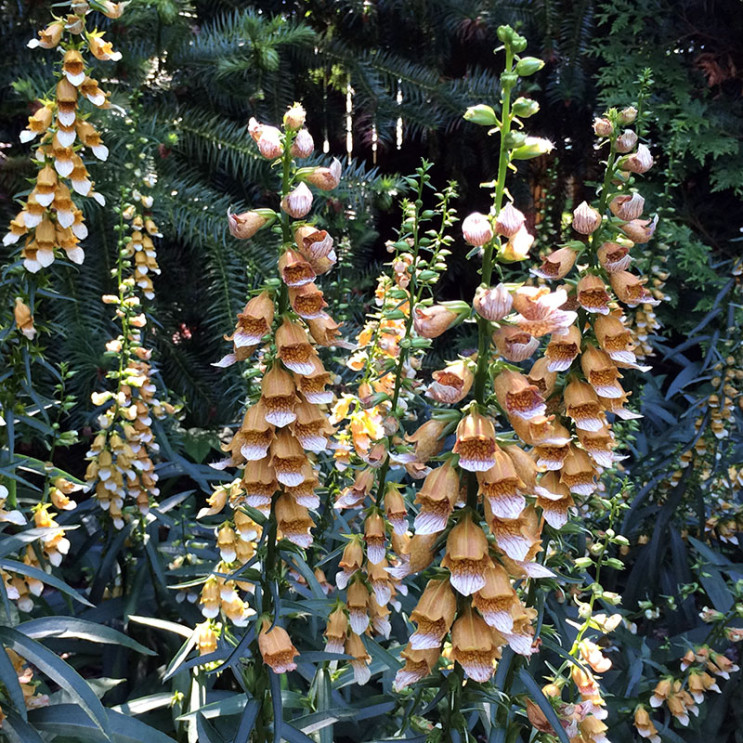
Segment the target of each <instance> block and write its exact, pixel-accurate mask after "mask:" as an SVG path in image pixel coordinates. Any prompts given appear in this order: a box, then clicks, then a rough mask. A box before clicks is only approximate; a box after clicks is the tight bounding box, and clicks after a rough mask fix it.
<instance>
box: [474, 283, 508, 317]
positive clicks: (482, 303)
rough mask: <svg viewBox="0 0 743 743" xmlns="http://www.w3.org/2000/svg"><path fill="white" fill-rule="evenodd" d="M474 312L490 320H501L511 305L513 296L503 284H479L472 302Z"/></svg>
mask: <svg viewBox="0 0 743 743" xmlns="http://www.w3.org/2000/svg"><path fill="white" fill-rule="evenodd" d="M473 305H474V307H475V312H477V314H478V315H480V317H482V318H484V319H485V320H489V321H490V322H498V321H499V320H502V319H503V318H504V317H505V316H506V315H507V314H508V313H509V312H510V311H511V306H512V305H513V297H512V296H511V292H509V291H508V289H507V287H506V286H505V285H504V284H498V286H491V287H487V286H479V287H477V291H476V292H475V299H474V302H473Z"/></svg>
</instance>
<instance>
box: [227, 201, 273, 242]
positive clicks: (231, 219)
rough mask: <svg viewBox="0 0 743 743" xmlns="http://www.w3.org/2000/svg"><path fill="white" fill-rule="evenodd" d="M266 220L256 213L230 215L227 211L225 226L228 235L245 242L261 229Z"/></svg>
mask: <svg viewBox="0 0 743 743" xmlns="http://www.w3.org/2000/svg"><path fill="white" fill-rule="evenodd" d="M267 221H268V220H267V219H266V218H265V217H264V216H263V215H262V214H259V213H258V212H243V213H242V214H232V212H230V210H229V209H228V210H227V226H228V227H229V229H230V234H231V235H232V236H233V237H236V238H238V240H247V239H248V238H251V237H253V235H255V233H256V232H258V230H259V229H260V228H261V227H263V226H264V225H265V224H266V222H267Z"/></svg>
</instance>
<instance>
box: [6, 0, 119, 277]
mask: <svg viewBox="0 0 743 743" xmlns="http://www.w3.org/2000/svg"><path fill="white" fill-rule="evenodd" d="M123 5H124V4H123V3H122V4H119V5H116V4H115V3H108V5H107V6H106V7H107V8H108V6H111V7H110V8H108V12H106V15H109V16H110V17H118V16H119V15H120V10H121V8H122V7H123ZM72 10H73V11H74V12H73V13H71V14H69V15H67V16H66V17H65V18H59V19H55V20H54V22H53V23H51V24H50V25H49V26H48V27H47V28H46V29H44V30H43V31H40V32H39V39H38V40H36V39H34V40H33V41H31V42H30V43H29V46H30V47H42V48H45V49H55V48H57V47H59V48H60V49H61V51H62V62H61V65H60V69H59V71H58V73H57V78H58V81H57V84H56V87H55V93H54V97H53V98H52V99H51V100H42V101H39V107H38V108H37V110H36V111H35V113H34V114H33V115H32V116H30V117H29V119H28V125H27V127H26V128H25V129H24V130H23V131H22V132H21V136H20V138H21V142H31V141H34V140H36V139H37V138H38V147H37V149H36V152H35V154H34V158H33V159H34V164H35V165H36V167H37V173H36V176H35V177H34V179H33V186H32V188H31V192H30V194H29V195H28V196H27V197H26V200H25V202H23V208H22V209H21V211H19V212H18V214H17V215H16V216H15V217H14V218H13V220H11V222H10V229H9V231H8V232H7V234H6V235H5V237H4V238H3V243H4V244H5V245H13V244H15V243H17V242H19V241H20V240H21V238H23V239H24V243H23V248H22V250H21V255H22V257H23V265H24V266H25V268H26V269H27V270H28V271H30V272H32V273H36V272H37V271H40V270H41V269H42V268H45V267H47V266H49V265H51V264H52V263H53V262H54V260H55V257H58V256H59V255H60V254H63V255H64V256H65V257H66V258H67V259H68V260H70V261H72V262H73V263H82V262H83V260H84V258H85V254H84V252H83V249H82V248H81V247H80V244H79V243H80V241H81V240H84V239H85V238H86V237H87V234H88V228H87V226H86V224H85V220H84V218H83V213H82V211H81V209H80V208H79V207H78V205H77V204H76V202H75V199H74V197H73V193H74V194H78V195H79V196H86V197H90V198H93V199H95V200H96V201H97V202H98V203H99V204H101V205H102V206H103V205H105V199H104V197H103V196H102V195H101V194H100V193H97V192H96V191H95V188H94V183H93V181H92V180H91V177H90V173H88V169H87V167H86V164H85V161H84V160H83V156H84V155H85V154H86V152H88V151H89V152H91V153H92V154H93V156H94V157H95V158H96V159H98V160H101V161H105V160H106V159H107V158H108V148H107V147H106V146H105V145H104V144H103V141H102V139H101V135H100V133H99V132H98V130H97V129H96V128H95V126H94V125H93V124H92V123H91V121H90V120H89V119H88V116H87V115H86V114H85V111H84V109H83V108H82V107H81V104H82V103H83V102H84V101H85V100H86V99H87V101H88V102H89V103H90V104H92V105H93V106H94V107H95V108H107V107H108V106H109V102H108V97H107V94H106V93H104V92H103V91H102V90H101V89H100V87H99V85H98V81H97V80H94V79H93V78H92V77H90V76H89V75H88V71H89V68H88V65H87V63H86V61H85V57H84V56H83V53H84V52H85V51H90V53H91V54H92V55H93V56H94V57H95V58H97V59H99V60H104V61H107V60H111V61H117V60H118V59H120V58H121V54H120V53H119V52H114V51H113V49H112V48H111V44H110V43H109V42H106V41H104V38H103V34H102V33H99V32H98V31H88V30H87V29H86V20H87V18H86V17H87V15H88V13H90V12H91V8H90V7H89V6H88V4H87V3H78V4H76V5H74V7H73V8H72Z"/></svg>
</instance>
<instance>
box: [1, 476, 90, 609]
mask: <svg viewBox="0 0 743 743" xmlns="http://www.w3.org/2000/svg"><path fill="white" fill-rule="evenodd" d="M82 487H83V486H82V485H76V484H75V483H73V482H70V481H69V480H67V479H65V478H64V477H55V478H54V479H53V480H52V481H51V482H50V483H49V490H48V496H49V500H50V501H51V502H50V503H47V502H46V499H44V501H43V502H41V503H37V504H36V505H35V506H34V507H33V508H32V510H31V513H32V515H33V527H35V528H39V529H47V530H48V531H45V532H44V533H43V534H42V536H40V537H39V539H38V542H37V543H32V542H29V543H27V544H26V546H25V547H24V548H23V549H21V550H20V554H19V555H17V556H16V558H15V559H16V561H18V562H22V563H23V564H24V565H26V566H28V567H30V568H35V569H37V570H43V569H44V566H43V565H42V564H41V562H40V560H39V557H38V555H37V551H39V552H40V554H41V555H42V557H43V558H44V560H46V561H48V563H49V564H50V565H52V566H53V567H59V566H60V565H61V564H62V560H63V559H64V557H65V555H67V553H68V552H69V550H70V542H69V540H68V539H67V537H66V536H65V529H64V527H62V526H60V525H59V524H58V523H57V521H56V520H55V519H54V517H55V516H56V515H57V514H56V513H55V512H53V511H52V510H51V509H52V508H57V509H59V510H64V511H71V510H73V509H75V508H76V507H77V503H76V502H75V501H74V500H72V499H71V498H70V497H69V496H70V495H71V494H72V493H74V492H76V491H79V490H82ZM8 496H9V493H8V488H7V487H6V486H5V485H4V484H2V483H0V522H5V523H9V524H14V525H16V526H20V527H23V526H27V521H26V516H25V515H24V514H23V512H22V511H21V510H19V509H18V508H13V509H12V510H9V511H8V510H6V509H5V503H6V501H7V499H8ZM0 579H2V581H3V583H4V585H5V592H6V594H7V596H8V598H9V599H10V600H11V601H14V602H15V604H16V606H17V607H18V610H19V611H23V612H30V611H32V610H33V608H34V597H39V596H41V594H42V593H43V591H44V583H43V582H42V581H40V580H39V579H37V578H35V577H32V576H29V575H24V574H22V573H16V572H15V571H13V570H12V569H8V570H5V569H0Z"/></svg>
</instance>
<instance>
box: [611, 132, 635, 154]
mask: <svg viewBox="0 0 743 743" xmlns="http://www.w3.org/2000/svg"><path fill="white" fill-rule="evenodd" d="M636 144H637V134H635V133H634V132H633V131H632V129H625V130H624V131H623V132H622V133H621V134H620V135H619V136H618V137H617V141H616V145H615V147H616V149H617V152H623V153H624V152H631V151H632V150H634V149H635V145H636Z"/></svg>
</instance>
